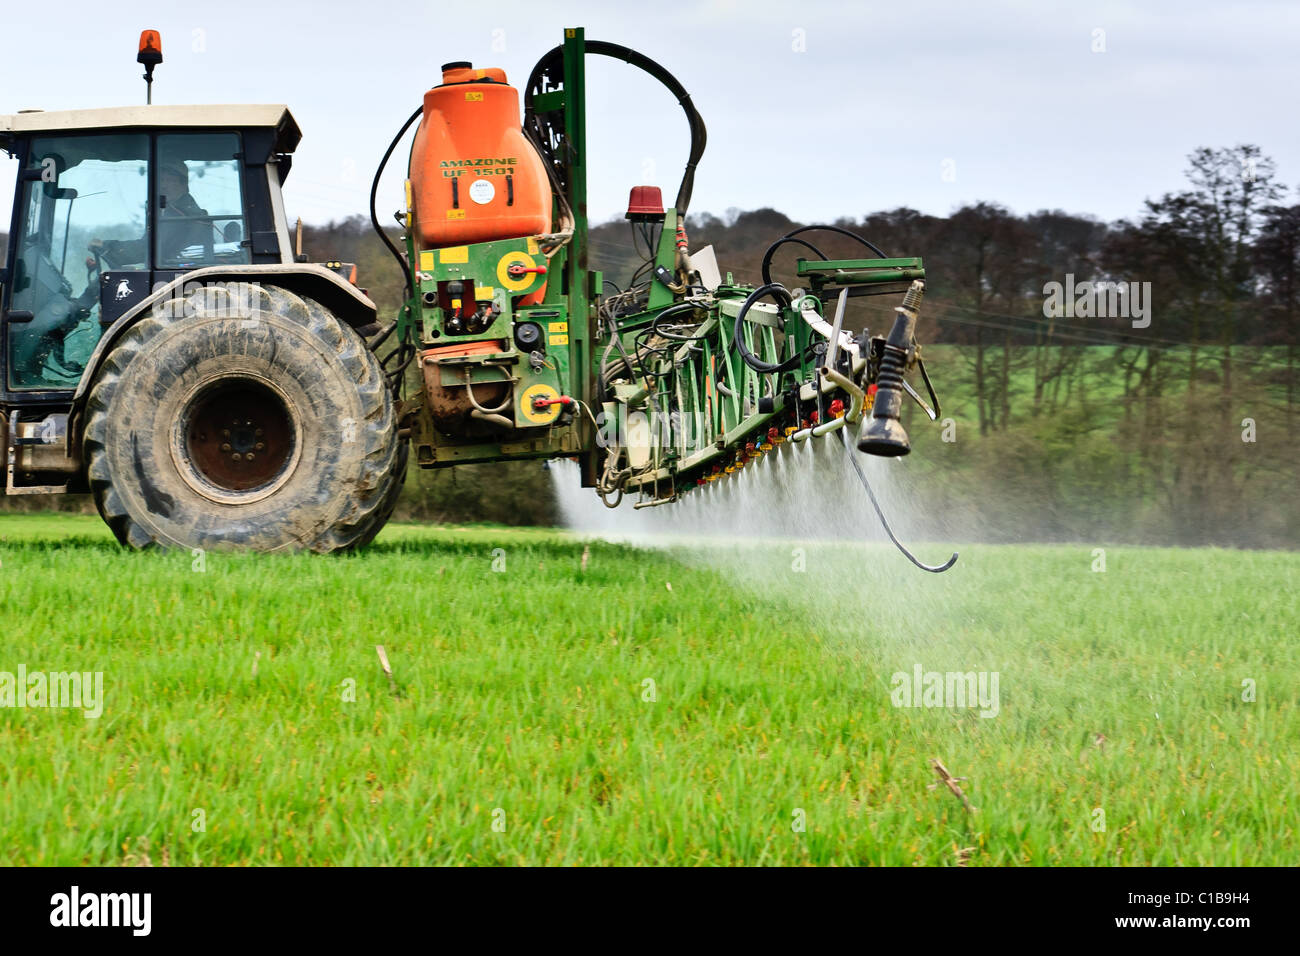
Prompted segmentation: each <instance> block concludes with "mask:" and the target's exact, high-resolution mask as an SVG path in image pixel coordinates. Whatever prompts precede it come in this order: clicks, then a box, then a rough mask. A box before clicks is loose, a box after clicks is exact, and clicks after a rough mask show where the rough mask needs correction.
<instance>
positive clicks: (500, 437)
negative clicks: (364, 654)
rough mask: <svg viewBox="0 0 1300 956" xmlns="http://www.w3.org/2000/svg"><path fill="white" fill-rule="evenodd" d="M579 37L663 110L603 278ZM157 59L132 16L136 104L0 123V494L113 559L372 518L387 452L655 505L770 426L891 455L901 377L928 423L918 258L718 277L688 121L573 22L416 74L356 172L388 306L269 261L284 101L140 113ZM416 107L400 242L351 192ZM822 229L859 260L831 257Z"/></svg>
mask: <svg viewBox="0 0 1300 956" xmlns="http://www.w3.org/2000/svg"><path fill="white" fill-rule="evenodd" d="M589 56H606V57H613V58H615V59H618V60H621V61H623V62H625V63H627V64H629V65H631V66H633V67H636V68H638V69H641V70H644V71H645V72H647V73H648V74H650V75H651V76H652V77H654V78H655V79H657V80H659V81H660V82H661V83H662V84H663V85H664V86H665V87H666V88H667V90H668V91H669V93H670V94H671V95H672V96H673V97H674V98H675V99H676V100H677V102H678V103H679V104H680V106H681V108H682V110H683V112H684V113H685V117H686V121H687V126H688V129H689V136H690V154H689V159H688V162H687V165H686V169H685V172H684V175H683V177H682V181H681V185H680V187H679V189H678V192H677V194H676V197H675V199H674V200H673V201H672V202H671V203H668V204H665V203H664V202H663V198H662V193H661V191H660V190H659V189H658V188H657V187H654V186H634V187H632V188H631V196H630V200H629V205H628V211H627V218H628V220H629V222H630V225H631V228H632V230H633V233H634V236H635V237H637V239H638V241H641V242H643V243H644V246H645V249H646V255H645V262H644V265H643V267H642V268H641V269H640V271H639V272H638V273H637V275H635V276H633V277H632V280H631V282H630V283H628V284H627V285H626V286H625V287H624V286H620V285H618V284H616V283H615V282H613V281H610V280H607V279H606V278H605V277H604V276H603V275H602V273H601V272H600V271H598V270H594V269H592V268H591V267H590V263H589V249H588V239H587V229H588V223H587V217H586V209H587V182H586V153H587V150H586V109H585V94H586V80H585V63H586V59H587V57H589ZM161 59H162V54H161V42H160V39H159V37H158V35H157V33H156V32H155V31H145V34H144V35H143V36H142V38H141V45H140V52H139V56H138V61H139V62H140V63H142V64H143V65H144V66H145V70H146V73H145V79H146V82H147V84H149V86H148V89H149V96H148V101H147V103H146V105H144V106H134V107H122V108H114V109H90V110H74V111H67V112H40V111H28V112H22V113H17V114H14V115H7V116H0V148H3V149H4V150H5V151H6V152H8V153H9V154H10V155H11V156H13V157H14V158H15V159H16V160H17V162H18V165H19V172H18V181H17V188H16V195H15V202H14V208H13V216H12V225H11V229H10V242H9V248H8V253H7V258H6V260H5V263H4V267H3V270H2V271H0V282H2V283H3V292H2V296H0V317H2V320H0V350H2V351H3V356H4V372H3V388H2V389H0V411H2V413H3V417H2V419H0V427H3V429H4V438H5V448H6V450H7V468H6V484H5V491H6V494H10V495H29V494H51V493H62V492H82V493H85V492H89V493H90V494H91V495H93V497H94V500H95V503H96V506H97V507H98V510H99V512H100V514H101V515H102V516H103V518H104V520H105V521H106V522H107V523H108V525H109V527H110V528H112V530H113V532H114V533H115V534H116V536H117V538H118V539H119V540H120V541H121V542H122V543H123V544H125V545H128V546H130V547H133V548H150V547H163V548H190V549H197V548H202V549H213V548H215V549H222V548H225V549H245V550H256V551H291V550H300V549H309V550H312V551H317V552H331V551H339V550H348V549H354V548H358V547H361V546H364V545H365V544H367V543H368V542H370V541H371V540H372V539H373V538H374V537H375V535H376V534H377V533H378V532H379V530H380V529H381V528H382V527H383V526H384V523H385V522H386V521H387V520H388V518H389V517H390V515H391V514H392V512H393V510H394V507H395V505H396V502H397V498H398V495H399V493H400V491H401V488H402V484H403V481H404V476H405V473H406V468H407V465H408V462H409V461H413V462H414V463H415V464H416V465H417V466H419V467H423V468H443V467H452V466H455V465H458V464H465V463H474V462H495V461H506V460H520V459H553V458H570V459H575V460H576V461H577V462H578V463H579V465H580V472H581V475H582V482H583V484H584V486H587V487H591V488H593V489H594V490H595V491H596V493H597V494H598V495H599V496H600V497H601V498H602V499H603V500H604V501H605V503H606V504H607V505H609V506H611V507H614V506H617V505H618V504H619V503H620V502H621V501H622V500H623V499H624V497H625V496H633V497H634V498H635V499H636V500H635V506H636V507H650V506H657V505H663V504H668V503H671V502H673V501H677V500H679V499H680V498H681V497H683V496H684V495H687V494H690V493H693V492H694V491H695V490H696V489H698V488H700V487H701V486H705V485H708V484H710V483H712V482H715V481H720V480H725V479H726V477H727V476H728V475H731V474H734V473H735V472H736V471H737V470H739V469H740V468H743V467H745V466H746V465H747V464H749V463H750V462H753V461H754V460H756V459H758V458H760V457H762V456H763V455H764V454H766V453H768V452H770V451H771V450H772V449H773V448H774V447H775V446H777V445H779V444H782V443H784V442H786V441H805V440H809V439H811V438H814V437H821V436H824V435H828V434H837V437H838V438H839V439H841V440H843V443H844V445H845V449H846V451H847V453H848V454H849V456H850V457H853V454H854V447H855V446H856V448H857V449H858V450H860V451H862V452H866V453H870V454H876V455H885V456H897V455H902V454H906V453H907V452H908V451H909V448H910V445H909V441H908V437H907V433H906V431H905V430H904V428H903V426H902V424H901V422H900V421H899V411H900V406H901V404H902V402H903V400H904V398H909V397H910V398H911V399H913V400H915V401H916V402H917V403H918V404H920V405H921V407H922V408H923V409H924V410H925V411H926V413H927V414H928V415H929V416H930V418H931V419H934V418H936V417H937V412H938V399H937V397H936V396H935V394H934V390H933V388H931V387H930V380H929V377H928V376H927V375H926V374H925V366H924V361H923V359H922V358H921V349H920V346H918V345H917V343H916V341H915V334H914V333H915V326H916V322H917V317H918V309H919V306H920V301H921V296H922V293H923V289H924V278H925V270H924V267H923V265H922V263H921V260H920V259H917V258H904V259H897V258H888V257H886V256H885V254H884V253H883V252H881V250H879V249H878V248H876V247H875V246H874V245H873V244H872V243H870V242H869V241H868V240H866V239H865V238H862V237H860V236H857V235H854V234H852V233H849V232H847V231H845V230H843V229H840V228H838V227H834V226H818V227H805V228H804V229H800V230H795V231H792V232H790V233H788V234H787V235H784V236H781V237H778V238H776V240H775V241H774V243H773V245H772V246H771V247H770V248H769V250H768V253H767V255H766V256H765V258H764V261H763V264H762V271H763V278H764V281H763V284H762V285H760V286H758V287H749V286H745V285H742V284H739V283H736V282H735V281H734V280H733V278H732V277H731V276H730V275H723V274H721V273H720V271H719V268H718V264H717V260H716V257H715V256H714V254H713V252H712V250H711V249H709V248H704V249H699V250H692V249H691V247H690V242H689V238H688V236H687V233H686V229H685V223H686V214H687V211H688V208H689V205H690V200H691V193H692V187H693V182H694V173H695V168H696V165H697V164H698V163H699V161H700V158H701V156H702V155H703V151H704V146H705V139H706V132H705V126H704V122H703V120H702V119H701V117H700V115H699V113H698V111H697V110H696V108H695V106H694V104H693V103H692V100H691V97H690V96H689V94H688V93H687V92H686V90H685V89H684V88H683V87H682V85H681V83H680V82H678V81H677V79H676V78H674V77H673V76H672V75H671V74H670V73H668V71H667V70H665V69H664V68H663V67H662V66H660V65H659V64H657V63H655V62H654V61H653V60H651V59H649V58H648V57H646V56H644V55H643V54H640V53H638V52H636V51H634V50H631V49H629V48H627V47H623V46H620V45H617V44H613V43H606V42H601V41H595V40H590V41H589V40H587V39H586V38H585V35H584V31H583V30H581V29H578V28H574V29H567V30H565V32H564V39H563V42H562V43H561V44H560V45H559V46H557V47H555V48H554V49H552V50H550V51H549V52H548V53H546V54H545V55H544V56H543V57H542V59H541V60H540V61H539V62H538V63H537V65H536V66H535V67H534V68H533V70H532V72H531V74H530V75H529V76H528V77H527V79H526V81H525V83H524V85H523V86H522V89H519V88H516V87H514V86H512V85H510V83H509V81H508V79H507V77H506V76H505V74H504V72H503V71H501V70H500V69H496V68H491V67H488V68H476V67H475V66H474V65H473V64H471V63H469V62H465V61H456V62H451V63H447V64H446V65H444V66H443V68H442V77H441V82H440V83H439V84H437V85H436V86H434V87H433V88H432V89H430V90H428V91H427V92H426V93H425V94H424V97H423V100H422V102H421V103H420V105H419V107H418V108H417V109H416V110H415V111H414V112H413V113H412V114H411V115H410V117H409V118H408V119H407V120H406V122H405V124H404V125H402V126H401V128H400V129H399V130H398V131H397V134H396V135H395V136H394V138H393V140H392V142H391V143H390V144H389V146H388V149H387V151H386V153H385V154H384V157H383V160H382V161H381V163H380V166H379V169H378V170H377V171H376V174H375V180H374V187H372V190H371V208H370V216H371V220H372V223H373V224H374V227H375V229H376V231H377V233H378V235H379V238H380V239H381V240H382V241H383V242H384V243H385V244H386V245H387V247H388V248H389V251H390V252H391V253H392V256H393V260H394V263H395V267H396V268H398V269H400V271H401V275H402V279H403V286H404V301H403V302H402V304H401V306H400V307H399V308H398V310H397V312H396V314H395V315H392V316H380V315H379V314H378V310H377V308H376V306H375V304H374V303H373V302H372V301H371V300H370V298H369V297H368V296H367V295H366V294H365V293H364V292H363V291H362V290H360V289H358V288H357V286H356V284H355V275H354V272H353V270H348V269H342V268H340V263H337V262H330V263H326V264H313V263H308V262H305V261H301V260H302V259H303V258H304V257H302V256H300V255H296V254H295V250H294V247H293V244H292V241H291V235H290V228H289V223H288V219H287V217H286V215H285V210H284V202H283V199H282V196H281V189H282V187H283V185H284V183H285V181H286V178H287V177H288V175H289V173H290V170H291V167H292V157H293V153H294V150H295V149H296V148H297V146H298V143H299V139H300V132H299V129H298V126H297V124H296V123H295V121H294V119H293V116H292V115H291V114H290V112H289V111H288V109H287V108H286V107H284V106H268V105H249V106H164V105H154V104H153V103H152V80H153V70H154V67H155V66H156V65H157V64H158V63H160V62H161ZM521 94H522V95H521ZM413 126H414V127H415V134H414V137H413V141H412V144H411V146H410V152H409V159H408V166H407V177H406V180H405V197H404V199H405V202H404V204H403V206H402V208H401V209H399V210H398V211H397V213H396V218H397V220H398V222H399V224H400V226H401V232H402V236H401V239H400V240H398V241H396V242H395V241H394V240H393V239H392V238H391V237H390V236H389V234H388V233H387V231H386V230H385V229H384V227H383V225H382V223H381V220H380V216H379V214H378V212H377V208H376V203H377V199H376V196H377V192H378V185H379V181H380V176H381V175H382V173H383V172H384V170H385V168H386V167H387V164H388V163H389V161H390V159H391V158H392V156H393V154H394V153H395V152H396V151H397V149H398V147H399V145H400V144H401V143H402V141H403V140H404V138H405V137H406V135H407V133H408V132H409V131H410V130H411V128H412V127H413ZM390 222H391V220H390ZM819 230H821V231H830V232H832V233H842V234H843V235H845V236H849V237H851V238H852V239H853V240H854V241H855V242H856V243H858V244H859V245H860V246H861V248H862V250H863V251H862V255H861V257H860V258H856V259H838V260H831V259H828V257H827V256H826V255H824V254H823V253H822V252H821V251H820V250H819V249H818V248H817V246H816V245H815V244H814V242H813V241H812V240H813V239H814V238H816V234H817V232H818V231H819ZM783 247H788V248H787V251H789V250H790V249H794V248H796V247H797V249H798V251H799V252H801V253H807V252H811V253H812V254H813V255H814V256H815V257H816V258H800V259H799V260H798V263H797V274H798V276H799V278H800V281H801V282H802V283H803V284H804V287H803V288H799V289H786V288H785V287H784V286H782V285H781V284H779V283H777V282H774V281H773V280H772V279H771V274H770V270H771V265H772V260H773V256H774V254H775V253H776V252H777V251H778V250H780V249H782V248H783ZM350 280H351V281H350ZM891 293H892V294H897V295H901V296H902V299H901V302H900V304H899V305H898V306H897V308H896V309H895V312H896V316H895V321H894V324H893V327H892V329H891V330H890V331H889V332H888V334H887V335H872V334H870V332H869V331H868V330H865V329H863V330H861V331H859V332H854V331H852V330H850V329H847V328H845V327H844V315H845V305H846V299H847V298H848V297H849V296H858V295H873V294H891ZM913 369H916V370H918V371H919V373H920V377H921V380H922V381H923V382H924V384H925V386H926V388H927V389H928V392H929V395H928V398H929V401H928V402H927V400H926V398H925V397H923V396H922V395H921V394H920V393H918V392H917V390H916V389H915V388H914V387H913V386H912V385H911V384H910V383H909V382H908V381H907V380H906V377H905V376H906V374H907V373H908V372H910V371H911V370H913ZM851 427H856V428H857V429H858V434H857V438H856V442H852V441H850V440H849V439H848V431H849V430H850V428H851ZM855 464H856V459H855ZM859 474H860V475H861V477H862V479H863V482H864V484H865V483H866V476H865V474H864V473H863V472H862V471H861V469H860V468H859ZM867 490H868V492H870V486H869V485H868V486H867ZM873 501H874V496H873ZM881 518H882V521H883V515H881ZM891 537H892V533H891ZM900 547H901V546H900ZM954 559H955V556H954ZM917 563H918V564H919V562H917ZM950 565H951V561H950V562H949V564H948V565H945V566H944V567H947V566H950ZM931 570H940V569H931Z"/></svg>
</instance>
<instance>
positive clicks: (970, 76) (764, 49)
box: [0, 0, 1300, 223]
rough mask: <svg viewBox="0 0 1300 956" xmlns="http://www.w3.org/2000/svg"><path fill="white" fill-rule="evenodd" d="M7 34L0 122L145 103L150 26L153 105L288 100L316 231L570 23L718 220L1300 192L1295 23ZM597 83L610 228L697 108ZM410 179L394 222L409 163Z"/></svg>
mask: <svg viewBox="0 0 1300 956" xmlns="http://www.w3.org/2000/svg"><path fill="white" fill-rule="evenodd" d="M0 24H2V25H3V36H4V38H5V40H6V42H5V52H6V64H5V83H4V85H3V92H2V93H0V112H15V111H17V110H19V109H28V108H43V109H69V108H74V107H100V106H119V105H127V104H135V103H142V102H143V101H144V83H143V81H142V80H141V79H140V68H139V67H138V66H137V65H136V64H135V62H134V59H135V49H136V41H137V38H138V36H139V31H140V30H141V29H144V28H146V27H149V28H154V29H158V30H159V31H161V33H162V40H163V53H164V57H165V62H164V63H163V64H162V66H160V67H159V68H158V72H157V76H156V82H155V84H154V90H155V95H154V102H156V103H240V102H254V103H286V104H288V105H289V106H290V108H291V109H292V110H293V112H294V115H295V116H296V117H297V119H298V122H299V125H300V126H301V127H302V129H303V134H304V138H303V142H302V145H301V146H300V147H299V151H298V153H297V156H296V157H295V161H294V169H293V173H292V175H291V176H290V178H289V183H288V186H287V188H286V197H287V205H288V207H289V214H290V217H291V218H293V217H294V216H299V215H300V216H302V217H303V219H304V220H305V221H307V222H312V223H321V222H324V221H326V220H329V219H334V218H342V217H345V216H347V215H350V214H353V213H361V212H364V210H365V209H366V205H367V198H368V193H369V186H370V180H371V177H372V176H373V174H374V170H375V166H376V164H377V163H378V161H379V158H380V157H381V156H382V154H383V150H384V148H385V147H386V146H387V145H388V142H389V140H390V139H391V138H392V135H393V133H394V132H396V130H397V128H398V127H399V126H400V124H401V123H402V121H403V120H405V118H406V117H407V116H408V115H409V114H410V113H411V111H412V110H413V109H415V108H416V106H418V105H419V103H420V99H421V97H422V95H423V93H424V91H425V90H426V89H427V88H428V87H430V86H432V85H435V84H436V83H437V82H439V79H440V74H439V66H440V65H441V64H442V63H444V62H446V61H449V60H461V59H464V60H471V61H473V63H474V65H475V66H500V67H503V68H504V69H505V70H506V72H507V75H508V76H509V77H510V79H511V80H512V81H513V82H517V83H523V81H524V79H525V78H526V76H527V74H528V71H529V70H530V69H531V67H532V65H533V63H534V62H535V61H536V60H537V59H538V57H540V56H541V55H542V54H543V53H544V52H545V51H546V50H548V49H550V48H551V47H552V46H555V45H556V44H558V43H559V42H560V40H561V39H562V36H563V28H564V27H566V26H585V27H586V28H587V35H588V37H591V38H594V39H603V40H608V41H611V42H615V43H621V44H624V45H626V46H631V47H634V48H636V49H638V50H640V51H641V52H643V53H645V54H646V55H648V56H649V57H651V58H652V59H655V60H658V61H659V62H660V63H662V64H663V65H664V66H666V67H667V68H668V69H669V70H670V71H671V72H672V73H674V74H675V75H676V76H677V77H678V79H680V80H681V81H682V83H683V84H684V85H685V87H686V88H687V90H689V91H690V92H691V94H692V97H693V98H694V101H695V103H696V105H697V107H698V109H699V111H700V113H701V115H702V116H703V117H704V120H705V122H706V123H707V125H708V131H709V144H708V150H707V151H706V153H705V155H704V160H703V162H702V163H701V166H700V169H699V173H698V176H697V179H696V184H695V193H694V201H693V204H692V209H693V210H694V211H697V212H703V211H709V212H714V213H718V214H722V213H724V212H725V211H726V210H727V209H728V208H731V207H737V208H741V209H754V208H758V207H762V206H772V207H775V208H777V209H779V210H781V211H783V212H785V213H787V214H788V215H790V216H791V217H792V218H795V219H799V220H803V221H829V220H833V219H835V218H837V217H839V216H852V217H857V216H861V215H863V214H864V213H867V212H871V211H875V210H880V209H892V208H895V207H898V206H911V207H913V208H916V209H920V210H922V211H924V212H928V213H933V214H937V215H946V214H947V213H949V212H950V211H951V210H952V209H954V208H955V207H957V206H959V205H961V204H962V203H966V202H971V201H975V200H981V199H983V200H992V201H996V202H1000V203H1003V204H1004V205H1006V206H1009V207H1010V208H1011V209H1012V210H1013V211H1016V212H1021V213H1023V212H1030V211H1034V210H1037V209H1042V208H1060V209H1065V210H1067V211H1070V212H1077V213H1090V214H1092V215H1095V216H1098V217H1100V218H1102V219H1107V220H1109V219H1115V218H1118V217H1121V216H1132V215H1135V214H1136V213H1138V212H1139V211H1140V209H1141V205H1142V201H1143V199H1145V198H1146V197H1148V196H1155V195H1158V194H1160V193H1162V192H1164V191H1167V190H1171V189H1175V188H1178V187H1179V186H1180V185H1181V183H1182V173H1183V169H1184V167H1185V165H1186V163H1185V157H1186V155H1187V153H1188V152H1189V151H1191V150H1192V149H1193V148H1194V147H1197V146H1201V145H1206V146H1231V145H1236V144H1238V143H1243V142H1251V143H1257V144H1258V145H1259V146H1261V147H1262V148H1263V150H1264V152H1265V154H1267V155H1270V156H1272V157H1273V158H1274V159H1275V160H1276V161H1277V164H1278V170H1279V173H1280V175H1281V178H1282V180H1283V181H1284V182H1285V183H1287V184H1288V185H1289V186H1291V187H1292V193H1291V195H1292V196H1293V197H1294V195H1295V193H1294V187H1295V186H1296V185H1297V184H1300V123H1297V120H1296V112H1297V110H1296V97H1297V91H1298V90H1300V67H1298V66H1297V62H1298V59H1300V58H1298V57H1297V55H1296V48H1297V46H1298V45H1300V4H1297V3H1283V2H1271V3H1270V2H1263V3H1205V2H1197V0H1181V2H1167V3H1166V2H1146V3H1085V2H1078V3H1059V4H1058V3H1052V2H1047V0H1039V2H1029V0H1025V2H1014V0H984V2H979V3H960V2H952V3H931V2H916V0H898V2H894V3H874V2H873V3H831V2H821V0H799V2H792V0H761V2H745V3H742V2H738V0H736V2H732V0H714V2H701V3H674V2H669V0H655V2H653V3H637V4H619V3H548V2H540V3H539V2H529V3H522V2H511V0H497V2H494V3H491V4H469V3H463V2H456V3H450V2H419V0H405V2H402V3H390V2H385V0H371V2H367V3H357V2H355V0H349V2H335V0H319V2H315V3H303V4H296V3H292V2H281V3H265V2H246V0H225V2H222V3H220V4H212V3H207V4H185V5H181V4H175V3H162V2H151V3H150V2H133V0H115V2H112V3H98V2H97V3H80V4H63V5H59V6H57V7H50V6H48V5H43V4H30V3H22V4H20V3H6V4H5V6H4V11H3V13H0ZM588 64H589V65H588V72H587V78H588V87H589V89H588V106H589V113H588V143H589V148H590V151H591V157H590V166H589V168H590V177H591V213H592V217H593V220H595V221H601V220H603V219H606V218H609V217H611V216H614V215H618V214H621V212H622V210H623V208H624V206H625V203H626V200H627V192H628V188H629V187H630V186H632V185H634V184H637V183H650V184H654V185H659V186H661V187H663V190H664V195H665V198H666V199H670V198H671V197H672V195H674V194H675V192H676V186H677V182H678V180H679V178H680V176H681V165H682V163H683V161H684V160H685V156H686V149H687V142H688V139H687V128H686V123H685V119H684V117H683V115H682V113H681V111H680V109H679V108H678V106H677V104H676V102H675V101H674V100H673V98H672V97H671V96H670V95H669V94H668V93H667V92H666V91H665V90H663V89H662V88H661V87H659V86H658V85H657V83H655V81H653V80H651V79H649V78H648V77H645V76H644V75H642V74H640V73H639V72H638V71H637V70H635V69H634V68H633V67H630V66H628V65H626V64H624V63H621V62H618V61H614V60H608V59H605V58H597V57H589V58H588ZM397 165H398V166H399V167H400V168H398V169H397V170H396V171H395V172H394V174H393V175H391V176H387V177H386V178H385V181H384V184H383V186H382V188H381V192H380V204H379V207H380V211H381V214H382V215H383V216H384V217H385V219H387V217H388V214H389V213H391V212H392V211H394V210H396V209H397V208H398V207H399V206H400V205H401V202H402V199H401V196H402V193H401V179H402V177H403V175H404V172H405V152H403V153H402V155H401V161H400V162H399V163H398V164H397ZM6 176H7V180H8V181H12V179H11V178H9V177H11V173H10V172H9V167H8V166H6ZM1293 201H1294V200H1293Z"/></svg>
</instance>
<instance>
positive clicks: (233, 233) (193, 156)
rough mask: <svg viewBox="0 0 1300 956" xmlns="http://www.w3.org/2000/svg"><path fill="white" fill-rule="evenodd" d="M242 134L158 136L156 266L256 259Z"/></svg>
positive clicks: (189, 266) (195, 265)
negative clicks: (250, 241) (250, 240)
mask: <svg viewBox="0 0 1300 956" xmlns="http://www.w3.org/2000/svg"><path fill="white" fill-rule="evenodd" d="M240 148H241V147H240V142H239V135H238V134H237V133H167V134H160V135H159V136H158V168H157V175H156V176H155V177H154V179H155V184H156V185H155V193H156V195H155V207H154V208H155V210H156V212H155V217H156V219H155V222H156V225H157V230H156V237H155V249H154V262H155V268H157V269H163V270H166V269H194V268H199V267H202V266H209V265H232V264H233V265H239V264H244V263H248V262H250V261H251V258H250V255H249V247H248V245H247V244H246V243H245V242H244V239H245V237H246V233H247V230H246V227H245V223H244V214H243V210H244V198H243V190H242V187H241V181H240V161H239V153H240Z"/></svg>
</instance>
